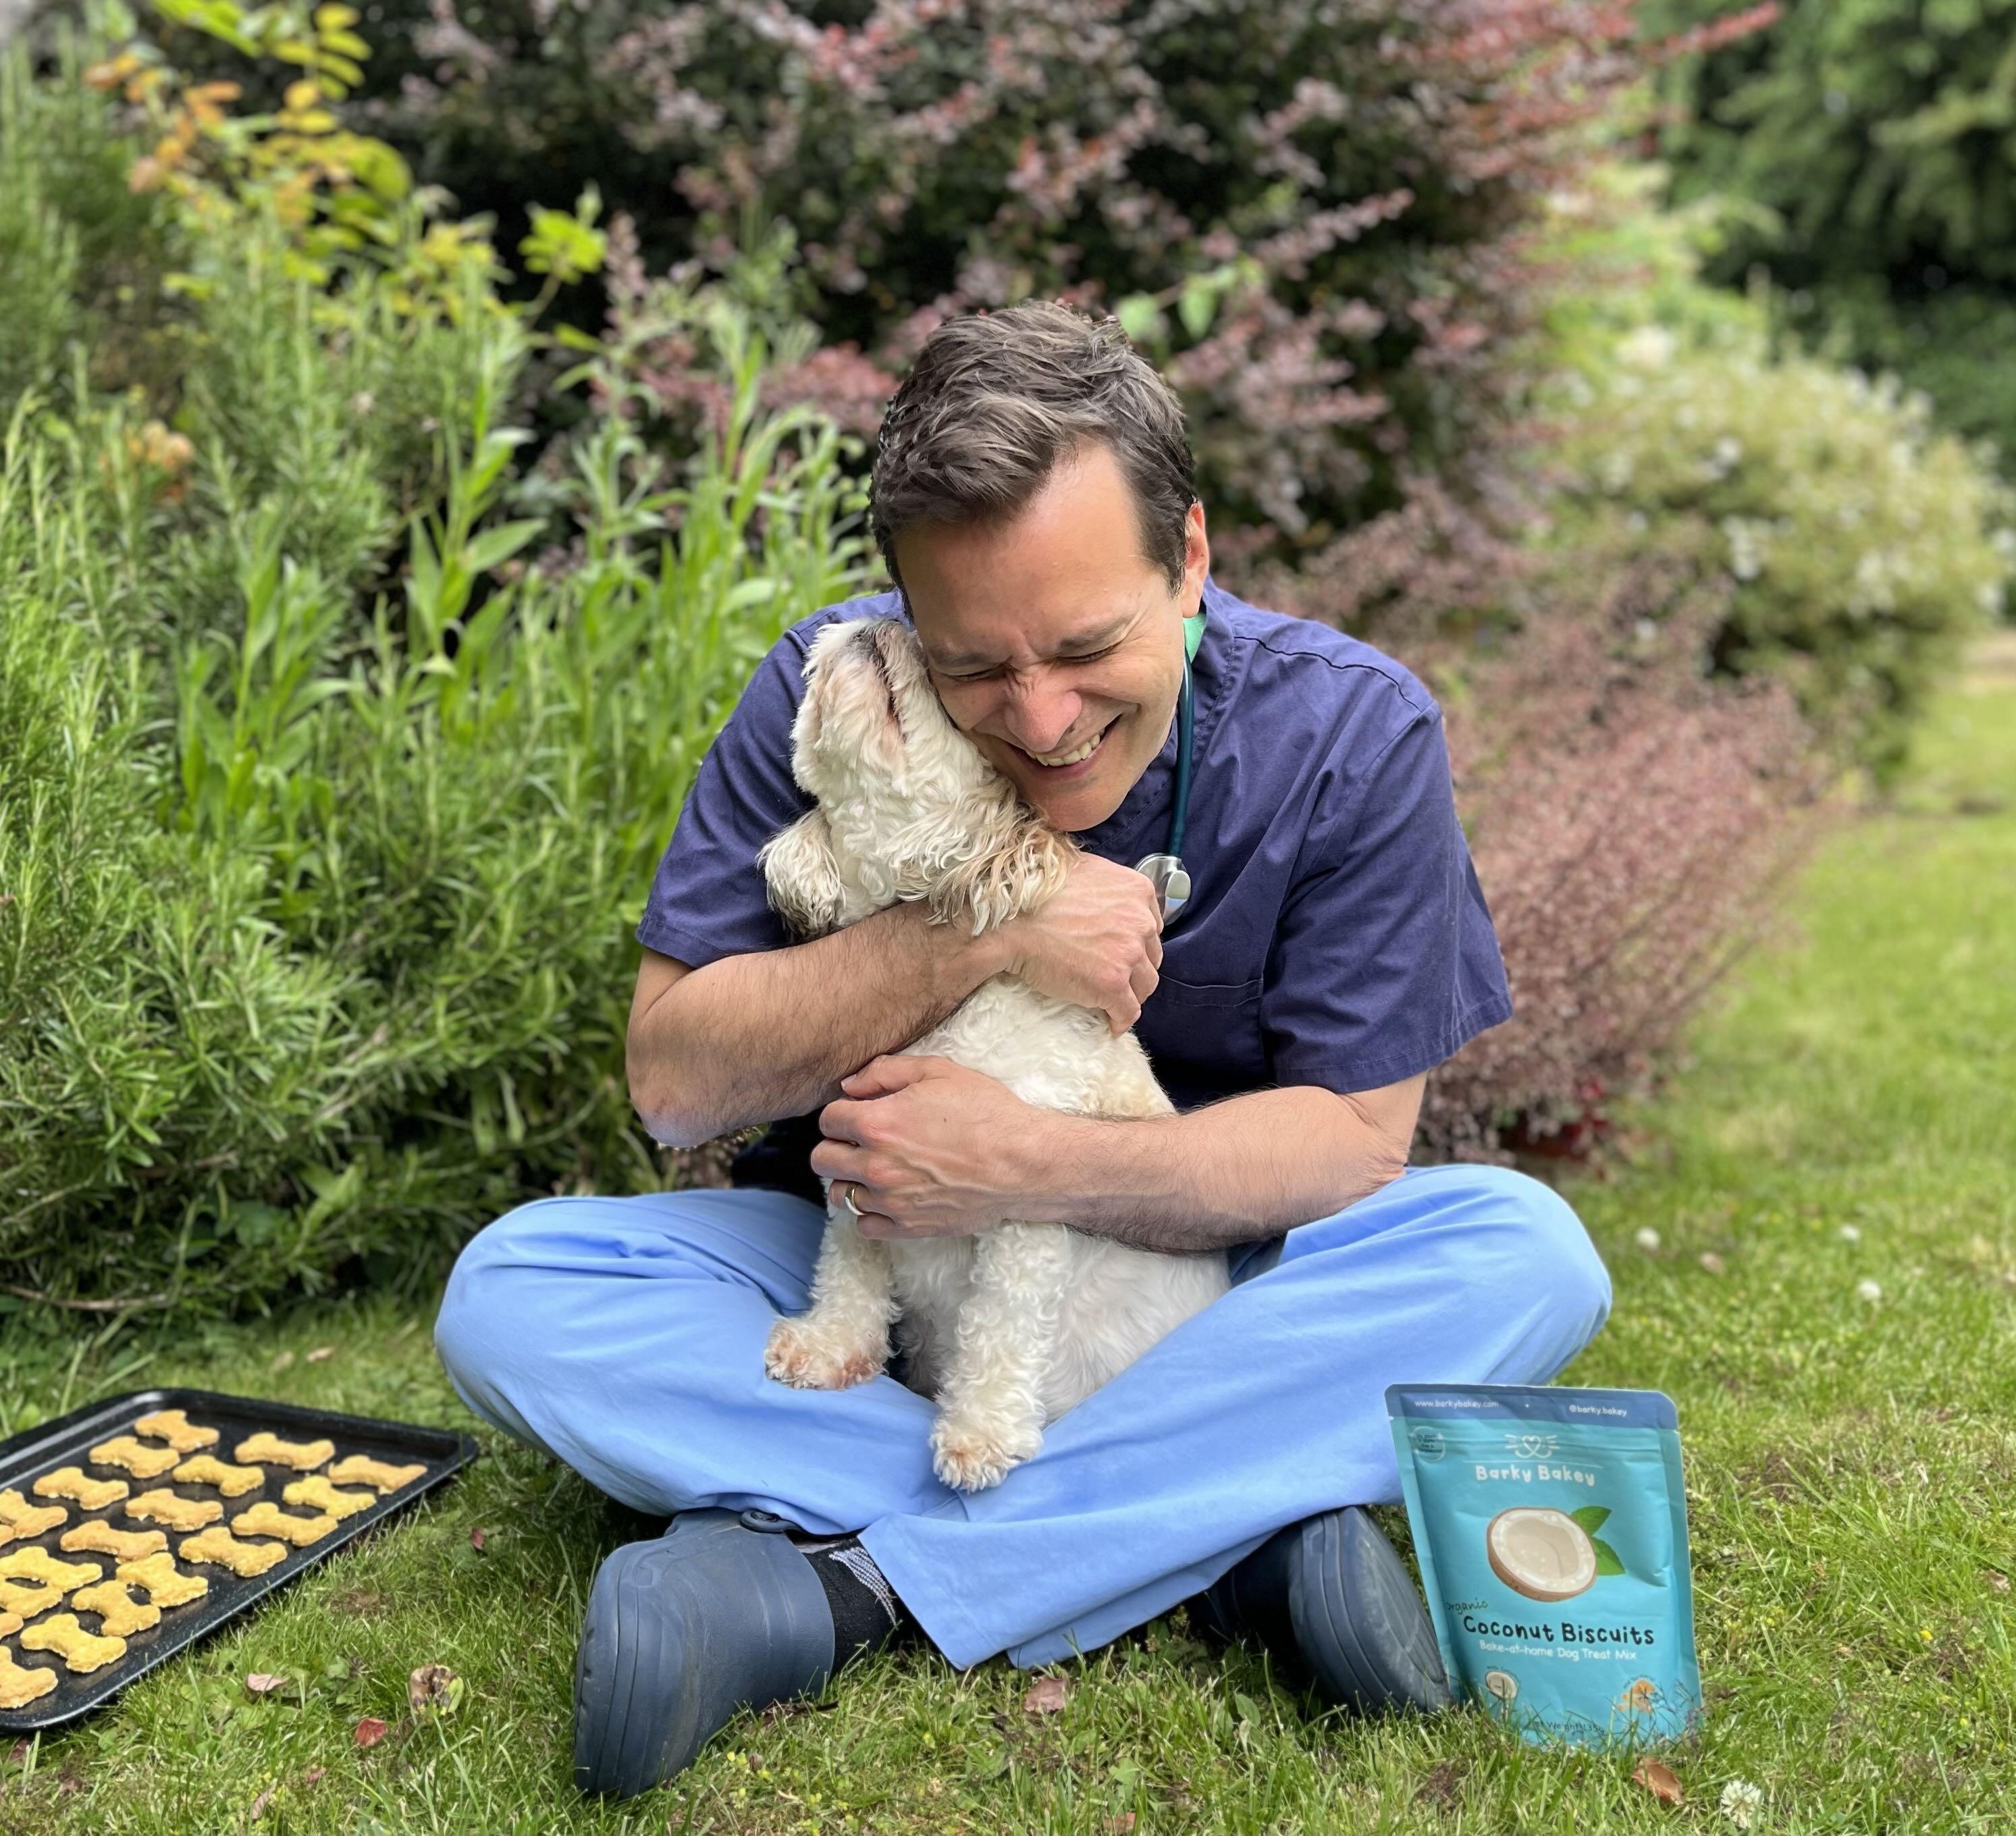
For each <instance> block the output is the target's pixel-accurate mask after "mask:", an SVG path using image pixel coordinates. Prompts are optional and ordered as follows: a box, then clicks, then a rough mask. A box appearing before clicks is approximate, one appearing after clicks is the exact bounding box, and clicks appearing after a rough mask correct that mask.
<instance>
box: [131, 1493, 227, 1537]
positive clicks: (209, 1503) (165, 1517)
mask: <svg viewBox="0 0 2016 1836" xmlns="http://www.w3.org/2000/svg"><path fill="white" fill-rule="evenodd" d="M120 1508H121V1510H124V1512H125V1514H127V1516H128V1517H138V1518H139V1520H140V1521H141V1522H142V1523H143V1524H165V1525H167V1527H168V1528H170V1529H171V1530H200V1529H201V1528H203V1525H206V1524H214V1523H215V1522H217V1521H218V1519H219V1518H221V1517H222V1516H223V1515H224V1507H223V1506H222V1505H221V1504H219V1503H218V1502H217V1500H216V1499H214V1498H184V1497H183V1496H182V1494H181V1493H180V1492H170V1491H167V1490H166V1489H160V1490H157V1491H154V1492H142V1493H141V1494H140V1496H139V1497H138V1498H129V1499H127V1501H126V1502H125V1503H124V1505H122V1506H121V1507H120Z"/></svg>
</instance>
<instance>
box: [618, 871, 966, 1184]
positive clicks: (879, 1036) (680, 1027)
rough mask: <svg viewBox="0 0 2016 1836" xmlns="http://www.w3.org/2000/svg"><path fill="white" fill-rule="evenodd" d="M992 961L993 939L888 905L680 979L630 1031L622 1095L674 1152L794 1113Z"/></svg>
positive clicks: (961, 992)
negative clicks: (807, 938) (822, 933)
mask: <svg viewBox="0 0 2016 1836" xmlns="http://www.w3.org/2000/svg"><path fill="white" fill-rule="evenodd" d="M1002 967H1003V945H1002V942H1001V935H1000V932H999V930H998V929H997V930H995V931H989V932H988V933H987V934H985V935H983V936H981V937H978V938H976V937H974V936H972V935H971V934H970V933H969V932H967V931H965V930H964V929H963V928H961V927H957V926H953V925H945V924H932V923H929V922H928V921H927V913H926V910H925V908H924V907H923V905H919V904H916V903H909V904H904V905H892V906H891V907H890V908H889V909H887V910H886V911H883V912H878V913H876V914H875V915H874V916H873V917H871V918H866V919H864V920H862V922H861V923H858V924H850V925H848V927H846V928H845V929H844V930H841V931H834V932H833V933H832V934H830V935H829V936H826V937H823V938H815V939H814V940H813V941H811V942H810V943H805V944H797V945H792V946H790V947H789V948H787V949H777V950H763V951H758V952H752V953H751V954H750V955H747V956H724V957H722V959H720V960H719V961H718V962H714V963H707V964H706V965H705V966H704V967H701V968H699V969H696V970H693V971H692V972H691V973H690V974H686V975H684V976H682V977H680V978H679V980H678V981H676V982H675V983H674V984H673V985H671V987H670V988H668V989H667V990H666V991H665V992H664V994H663V995H661V996H660V997H659V998H658V999H657V1001H656V1002H655V1003H653V1006H652V1007H651V1008H650V1010H649V1011H648V1012H647V1013H644V1014H643V1015H641V1016H639V1017H637V1018H636V1019H635V1020H634V1021H632V1026H631V1029H630V1041H629V1053H628V1058H629V1073H630V1100H631V1101H632V1103H633V1104H634V1105H635V1107H636V1110H637V1113H638V1114H639V1116H640V1117H641V1118H643V1121H644V1124H645V1125H646V1128H648V1129H650V1132H651V1135H652V1136H653V1139H656V1140H659V1141H662V1142H664V1143H667V1144H668V1145H670V1146H672V1147H696V1146H697V1145H698V1144H699V1143H701V1142H703V1141H711V1140H712V1139H715V1136H720V1135H725V1134H729V1133H731V1132H733V1131H734V1130H736V1129H742V1128H746V1127H747V1126H748V1125H751V1123H754V1122H768V1121H775V1120H776V1119H777V1118H779V1117H780V1116H791V1115H802V1114H806V1113H807V1112H808V1111H812V1110H815V1109H818V1108H819V1107H822V1106H823V1105H824V1104H826V1103H830V1101H832V1100H833V1098H834V1097H835V1096H837V1095H838V1094H839V1091H840V1080H841V1078H844V1077H845V1076H847V1075H848V1073H850V1072H851V1071H856V1070H858V1069H859V1067H861V1066H862V1065H863V1064H866V1063H867V1062H868V1060H869V1059H871V1058H873V1057H876V1056H877V1054H878V1053H884V1052H895V1051H900V1050H901V1049H902V1047H903V1046H906V1045H908V1044H909V1042H911V1041H912V1040H913V1039H916V1038H918V1037H919V1036H920V1035H922V1034H923V1033H925V1032H927V1031H929V1030H930V1029H931V1028H933V1027H934V1026H936V1025H937V1024H938V1022H939V1021H941V1020H943V1019H944V1018H945V1017H946V1016H947V1015H948V1014H949V1013H951V1012H952V1010H954V1009H955V1008H956V1007H957V1006H959V1003H960V1002H962V1001H963V1000H964V999H966V997H967V995H970V994H971V993H972V992H973V991H974V989H975V988H978V987H979V986H980V985H981V983H982V982H984V981H986V980H987V979H988V977H989V976H991V975H993V974H996V973H998V972H999V970H1000V969H1001V968H1002Z"/></svg>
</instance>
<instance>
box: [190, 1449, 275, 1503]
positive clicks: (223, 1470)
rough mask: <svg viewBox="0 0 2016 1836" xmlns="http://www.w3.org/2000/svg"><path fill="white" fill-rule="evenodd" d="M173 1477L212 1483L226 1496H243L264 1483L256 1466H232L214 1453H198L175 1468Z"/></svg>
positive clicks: (191, 1482)
mask: <svg viewBox="0 0 2016 1836" xmlns="http://www.w3.org/2000/svg"><path fill="white" fill-rule="evenodd" d="M175 1478H177V1479H178V1480H179V1481H182V1483H183V1484H184V1485H214V1486H215V1487H216V1488H217V1489H218V1491H220V1492H222V1493H223V1494H224V1496H225V1497H226V1498H243V1496H245V1494H246V1493H247V1492H257V1490H258V1489H259V1488H260V1487H261V1485H265V1483H266V1475H265V1474H264V1473H263V1472H261V1471H260V1469H259V1468H258V1467H234V1466H231V1465H229V1464H228V1463H226V1462H225V1461H223V1460H219V1459H218V1457H217V1456H216V1455H215V1454H214V1453H199V1454H198V1455H197V1456H196V1458H195V1459H193V1460H184V1461H183V1462H182V1464H181V1465H180V1466H178V1467H176V1468H175Z"/></svg>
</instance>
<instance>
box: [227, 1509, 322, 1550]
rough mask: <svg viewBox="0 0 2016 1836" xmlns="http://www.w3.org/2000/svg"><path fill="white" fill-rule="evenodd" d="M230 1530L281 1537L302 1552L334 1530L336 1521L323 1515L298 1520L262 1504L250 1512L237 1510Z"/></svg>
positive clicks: (244, 1534)
mask: <svg viewBox="0 0 2016 1836" xmlns="http://www.w3.org/2000/svg"><path fill="white" fill-rule="evenodd" d="M231 1528H232V1531H233V1532H235V1533H236V1534H237V1535H239V1536H279V1537H283V1538H285V1539H286V1541H288V1542H289V1543H292V1544H293V1546H295V1547H296V1548H297V1549H304V1548H306V1547H307V1546H308V1544H310V1543H315V1542H319V1540H320V1539H322V1538H323V1537H325V1536H326V1535H328V1534H329V1532H330V1531H332V1530H333V1529H334V1528H336V1519H335V1518H333V1517H326V1516H318V1517H293V1516H292V1515H290V1514H289V1513H287V1512H286V1511H283V1510H281V1509H280V1507H279V1506H278V1505H276V1504H269V1503H265V1502H263V1501H262V1502H261V1503H258V1504H255V1505H254V1506H253V1507H252V1508H251V1510H249V1511H240V1512H239V1514H238V1515H237V1516H236V1517H233V1518H232V1520H231Z"/></svg>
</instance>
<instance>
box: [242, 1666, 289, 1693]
mask: <svg viewBox="0 0 2016 1836" xmlns="http://www.w3.org/2000/svg"><path fill="white" fill-rule="evenodd" d="M245 1687H246V1688H247V1689H248V1690H250V1691H251V1692H252V1694H254V1695H255V1696H270V1695H272V1694H273V1692H274V1691H275V1690H284V1689H285V1688H286V1687H287V1679H286V1678H285V1677H284V1676H276V1675H275V1673H274V1672H272V1671H270V1670H255V1671H254V1672H252V1674H251V1675H250V1676H248V1677H247V1678H246V1679H245Z"/></svg>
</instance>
